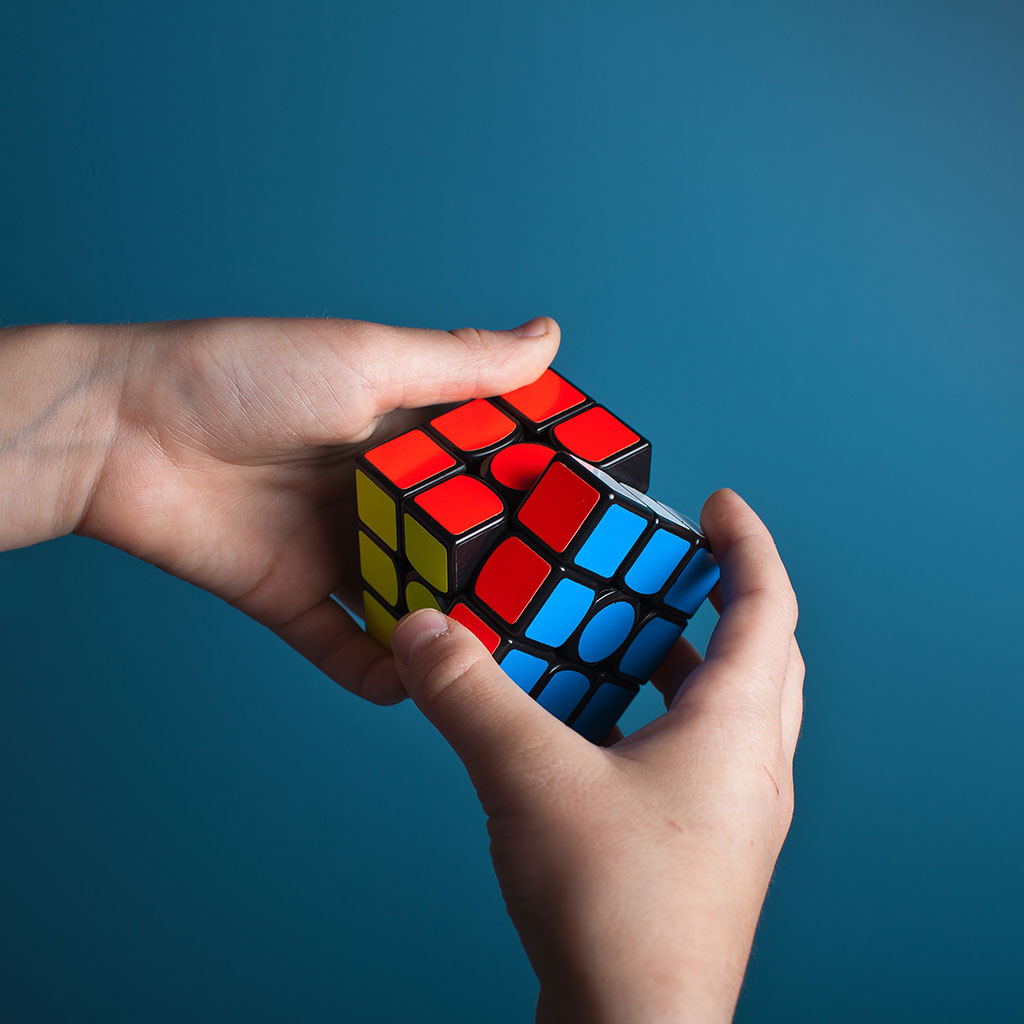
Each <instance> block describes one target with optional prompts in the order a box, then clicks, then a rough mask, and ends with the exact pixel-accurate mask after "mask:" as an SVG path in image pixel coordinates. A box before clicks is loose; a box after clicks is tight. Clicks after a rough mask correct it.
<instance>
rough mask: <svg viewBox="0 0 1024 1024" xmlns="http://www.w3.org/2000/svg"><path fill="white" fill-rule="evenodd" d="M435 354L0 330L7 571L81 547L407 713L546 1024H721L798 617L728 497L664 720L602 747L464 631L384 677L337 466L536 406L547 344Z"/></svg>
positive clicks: (347, 345) (361, 329) (350, 338)
mask: <svg viewBox="0 0 1024 1024" xmlns="http://www.w3.org/2000/svg"><path fill="white" fill-rule="evenodd" d="M517 330H518V332H519V333H518V334H517V333H514V332H511V331H501V332H491V331H477V330H473V329H464V330H460V331H453V332H445V331H432V330H415V329H407V328H397V327H389V326H385V325H380V324H370V323H363V322H359V321H344V320H254V319H227V320H208V321H184V322H170V323H155V324H138V325H119V326H110V327H74V326H59V327H56V326H46V327H25V328H8V329H6V330H2V331H0V550H5V549H9V548H13V547H18V546H21V545H25V544H32V543H36V542H39V541H42V540H46V539H49V538H51V537H57V536H62V535H64V534H67V533H69V532H78V533H80V534H82V535H85V536H88V537H92V538H95V539H98V540H101V541H104V542H105V543H108V544H112V545H114V546H116V547H118V548H121V549H123V550H125V551H128V552H130V553H131V554H134V555H136V556H138V557H140V558H143V559H145V560H146V561H149V562H152V563H153V564H155V565H157V566H159V567H160V568H162V569H164V570H165V571H167V572H170V573H172V574H174V575H176V576H179V577H181V578H183V579H186V580H189V581H191V582H193V583H195V584H196V585H198V586H201V587H204V588H205V589H207V590H210V591H212V592H213V593H215V594H218V595H219V596H220V597H222V598H224V599H225V600H227V601H229V602H230V603H232V604H233V605H235V606H236V607H238V608H239V609H241V610H242V611H243V612H245V613H246V614H248V615H251V616H252V617H253V618H255V619H257V620H258V621H260V622H262V623H264V624H265V625H267V626H269V627H270V628H271V629H273V630H274V631H275V632H277V633H278V635H280V636H281V637H282V638H283V639H284V640H285V641H286V642H288V643H289V644H291V645H292V646H293V647H294V648H295V649H296V650H297V651H299V652H300V653H301V654H303V655H304V656H305V657H307V658H309V660H310V661H312V662H313V663H314V664H316V665H318V666H319V667H320V668H321V669H322V670H323V671H324V672H325V673H326V674H327V675H329V676H330V677H331V678H333V679H335V680H336V681H337V682H339V683H340V684H341V685H343V686H345V687H347V688H348V689H350V690H352V691H353V692H355V693H357V694H359V695H361V696H363V697H365V698H367V699H369V700H372V701H374V702H376V703H381V704H387V703H393V702H395V701H398V700H401V699H402V698H403V697H404V696H405V695H406V693H407V692H408V694H409V695H410V696H411V697H412V698H413V700H414V701H415V702H416V703H417V705H418V706H419V707H420V708H421V709H422V710H423V712H424V713H425V715H426V716H427V718H429V719H430V720H431V721H432V722H433V723H434V725H436V726H437V727H438V729H439V730H440V731H441V732H442V734H443V735H444V736H445V737H446V738H447V740H448V741H449V743H450V744H451V746H452V747H453V749H454V750H455V752H456V753H457V754H458V756H459V757H460V758H461V759H462V760H463V762H464V763H465V765H466V767H467V769H468V771H469V774H470V776H471V778H472V780H473V782H474V784H475V786H476V789H477V793H478V795H479V796H480V799H481V802H482V804H483V806H484V809H485V811H486V813H487V815H488V829H489V832H490V836H491V851H492V856H493V860H494V866H495V870H496V872H497V875H498V879H499V882H500V884H501V887H502V891H503V894H504V896H505V899H506V903H507V906H508V910H509V914H510V915H511V917H512V919H513V921H514V923H515V925H516V927H517V929H518V931H519V934H520V937H521V939H522V942H523V945H524V948H525V949H526V952H527V954H528V956H529V957H530V960H531V963H532V964H533V967H534V969H535V971H536V973H537V975H538V978H539V979H540V983H541V988H540V998H539V1002H538V1010H537V1017H538V1020H541V1021H560V1022H571V1021H591V1022H602V1021H721V1020H728V1019H729V1018H730V1017H731V1015H732V1013H733V1010H734V1007H735V1003H736V999H737V996H738V992H739V988H740V984H741V982H742V978H743V971H744V968H745V965H746V961H747V958H748V956H749V951H750V946H751V942H752V939H753V934H754V929H755V927H756V924H757V919H758V915H759V913H760V909H761V905H762V902H763V900H764V895H765V892H766V890H767V887H768V884H769V881H770V879H771V874H772V871H773V869H774V865H775V861H776V859H777V857H778V854H779V851H780V849H781V846H782V843H783V840H784V838H785V835H786V832H787V830H788V827H789V823H790V820H791V818H792V812H793V775H792V764H793V755H794V749H795V746H796V740H797V734H798V732H799V726H800V717H801V711H802V683H803V674H804V669H803V662H802V660H801V657H800V652H799V649H798V647H797V643H796V640H795V637H794V630H795V626H796V614H797V610H796V599H795V597H794V595H793V590H792V587H791V586H790V583H789V580H788V577H787V575H786V572H785V569H784V567H783V565H782V562H781V560H780V559H779V556H778V553H777V551H776V549H775V545H774V543H773V542H772V539H771V537H770V535H769V533H768V531H767V530H766V529H765V527H764V526H763V524H762V523H761V521H760V520H759V519H758V518H757V516H756V515H755V514H754V513H753V512H752V511H751V510H750V508H749V507H748V506H747V505H746V504H745V503H744V502H743V501H742V500H741V499H740V498H739V497H738V496H737V495H736V494H734V493H733V492H731V491H719V492H716V493H715V494H714V495H712V496H711V498H710V499H709V500H708V502H707V504H706V505H705V508H704V512H703V515H702V524H703V526H704V529H705V531H706V533H707V534H708V537H709V539H710V541H711V544H712V547H713V549H714V551H715V554H716V557H717V558H718V560H719V563H720V565H721V567H722V582H721V586H720V589H717V588H716V592H715V593H714V594H713V595H712V600H713V601H714V602H715V604H716V607H717V608H718V609H719V610H720V611H721V613H722V615H721V618H720V620H719V623H718V625H717V627H716V629H715V632H714V634H713V636H712V639H711V642H710V644H709V647H708V652H707V655H706V658H705V659H704V660H702V659H701V657H700V655H699V654H698V653H697V652H696V651H695V650H694V649H693V648H692V647H691V646H690V645H689V644H688V643H687V642H686V641H685V640H680V641H679V642H678V643H677V645H676V647H675V648H674V649H673V651H672V652H671V654H670V655H669V657H668V659H667V660H666V662H665V663H664V664H663V665H662V666H661V668H660V669H659V670H658V673H657V674H656V677H655V679H654V680H653V682H654V684H655V685H656V686H657V687H658V688H659V689H660V690H661V691H662V693H663V694H664V696H665V702H666V708H667V710H666V713H665V714H664V715H663V716H661V717H660V718H658V719H656V720H655V721H654V722H652V723H650V724H649V725H647V726H645V727H644V728H643V729H641V730H639V731H638V732H636V733H634V734H633V735H631V736H629V737H627V738H625V739H624V738H622V737H621V734H618V733H617V732H616V733H615V734H613V736H612V737H610V738H609V741H608V745H606V746H595V745H593V744H590V743H588V742H586V741H585V740H583V739H582V738H581V737H579V736H578V735H576V734H575V733H573V732H572V731H571V730H569V729H566V728H565V726H563V725H562V724H561V723H559V722H557V721H556V720H555V719H554V718H552V717H551V716H550V715H548V714H547V712H545V711H544V710H543V709H542V708H540V707H539V706H538V705H537V704H536V703H535V702H533V701H532V700H530V698H529V697H528V696H527V695H526V694H524V693H523V692H522V691H521V690H519V688H518V687H516V686H515V685H514V684H512V683H511V682H510V681H509V680H508V678H507V677H506V676H505V675H504V674H503V673H502V672H501V671H500V669H498V668H497V666H496V665H495V664H494V662H493V660H492V659H491V658H490V656H489V655H487V653H486V651H485V650H484V648H483V647H482V645H481V644H480V643H479V642H478V641H477V640H476V638H475V637H473V636H472V634H470V633H469V632H468V631H467V630H465V629H464V628H463V627H461V626H459V625H458V624H457V623H454V622H452V621H450V620H447V619H445V617H444V616H441V615H440V614H439V613H434V612H430V611H423V612H417V613H414V614H413V615H410V616H407V617H406V618H405V619H404V620H403V621H402V623H400V624H399V627H398V629H397V630H396V633H395V638H394V643H395V653H396V657H395V658H394V659H393V658H391V657H390V656H389V655H387V654H386V653H385V652H384V651H383V650H382V649H381V648H380V647H379V646H378V645H377V644H375V643H374V642H373V641H372V640H370V639H369V638H368V637H366V636H365V634H364V633H363V632H362V631H361V630H360V629H359V628H358V626H356V625H355V624H354V623H353V622H352V619H351V618H350V616H349V615H348V614H347V612H346V611H345V610H344V608H343V607H342V605H341V604H339V603H338V602H337V601H335V600H334V599H332V596H331V595H332V594H334V595H336V596H337V597H338V598H339V599H340V601H341V602H343V603H344V604H346V605H347V606H348V607H349V608H351V609H353V610H355V609H357V608H358V577H359V574H358V568H357V558H358V556H357V552H356V548H355V537H356V525H355V524H356V519H355V510H354V495H353V485H352V480H353V471H352V470H353V466H352V463H353V458H354V456H355V455H356V454H357V453H358V452H359V451H361V450H363V449H364V448H366V447H368V446H371V445H374V444H378V443H380V442H381V441H383V440H385V439H387V438H388V437H390V436H393V435H394V434H396V433H399V432H401V431H402V430H405V429H408V427H410V426H412V425H415V424H416V423H418V422H421V421H422V420H423V419H425V418H426V417H427V416H428V415H430V414H431V411H432V409H433V408H434V407H436V406H437V405H439V404H447V403H451V402H458V401H462V400H465V399H468V398H472V397H478V396H486V395H492V394H497V393H500V392H503V391H507V390H510V389H511V388H514V387H518V386H520V385H523V384H526V383H529V382H530V381H532V380H534V379H536V377H538V376H539V375H540V373H541V371H542V370H543V369H544V367H546V366H547V365H548V364H549V363H550V361H551V360H552V359H553V357H554V354H555V352H556V350H557V346H558V337H559V332H558V327H557V325H556V324H555V323H554V321H552V320H550V319H542V320H538V321H531V322H530V323H529V324H526V325H523V328H520V329H517Z"/></svg>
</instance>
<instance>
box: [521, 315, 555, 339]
mask: <svg viewBox="0 0 1024 1024" xmlns="http://www.w3.org/2000/svg"><path fill="white" fill-rule="evenodd" d="M549 319H550V318H549V317H546V316H535V317H533V319H531V320H527V321H526V322H525V323H522V324H520V325H519V326H518V327H513V328H512V333H513V334H514V335H515V336H516V337H517V338H541V337H543V336H544V335H545V334H547V333H548V331H549V330H550V325H549Z"/></svg>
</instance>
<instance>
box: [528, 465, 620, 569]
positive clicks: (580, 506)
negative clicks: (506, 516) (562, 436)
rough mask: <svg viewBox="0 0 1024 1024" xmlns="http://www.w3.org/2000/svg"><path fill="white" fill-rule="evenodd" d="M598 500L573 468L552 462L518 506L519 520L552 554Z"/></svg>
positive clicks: (566, 542)
mask: <svg viewBox="0 0 1024 1024" xmlns="http://www.w3.org/2000/svg"><path fill="white" fill-rule="evenodd" d="M600 500H601V493H600V491H598V490H597V488H596V487H594V486H592V485H591V484H589V483H587V481H586V480H585V479H584V478H583V477H582V476H581V475H580V474H579V473H578V472H577V471H576V469H575V467H572V466H570V465H567V464H566V463H565V462H562V461H559V460H555V461H553V462H552V463H551V465H550V466H548V468H547V469H546V470H545V472H544V475H543V476H542V477H541V478H540V479H539V480H538V481H537V483H536V485H535V486H534V488H533V490H532V491H530V493H529V495H528V496H527V498H526V500H525V501H524V502H523V504H522V505H521V506H520V507H519V513H518V518H519V522H520V523H522V524H523V526H525V527H526V528H527V529H528V530H530V531H531V532H532V533H534V534H535V535H536V536H537V537H539V538H540V539H541V540H542V541H544V543H545V544H547V545H548V547H550V548H551V549H552V550H553V551H558V552H563V551H565V549H566V548H567V547H568V546H569V544H570V542H571V541H572V539H573V537H575V536H576V534H577V533H578V532H579V529H580V527H581V526H582V525H583V523H584V521H585V520H586V518H587V516H589V515H590V513H591V512H592V511H593V510H594V508H595V506H596V505H597V503H598V502H599V501H600Z"/></svg>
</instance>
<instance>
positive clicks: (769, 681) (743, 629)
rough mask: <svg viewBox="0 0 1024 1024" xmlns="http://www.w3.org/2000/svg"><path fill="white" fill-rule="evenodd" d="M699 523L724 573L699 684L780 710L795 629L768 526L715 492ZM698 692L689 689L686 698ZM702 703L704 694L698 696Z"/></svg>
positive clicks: (790, 596) (793, 606)
mask: <svg viewBox="0 0 1024 1024" xmlns="http://www.w3.org/2000/svg"><path fill="white" fill-rule="evenodd" d="M701 525H702V526H703V528H704V530H705V532H706V533H707V535H708V540H709V541H710V542H711V548H712V550H713V551H714V553H715V558H716V559H717V560H718V563H719V566H720V567H721V570H722V579H721V600H722V615H721V618H720V619H719V621H718V624H717V626H716V627H715V630H714V632H713V633H712V635H711V641H710V643H709V644H708V650H707V654H706V655H705V662H704V664H705V667H706V668H707V669H709V670H711V671H708V672H702V673H701V677H700V678H701V680H711V679H714V680H717V681H718V682H716V684H715V686H716V690H717V691H718V692H719V693H720V694H721V695H723V696H724V695H727V694H728V695H731V696H737V695H743V694H746V695H747V696H750V697H754V698H756V699H757V700H758V702H759V703H762V704H764V705H765V706H766V707H775V708H776V709H778V707H779V705H780V702H781V690H782V684H783V680H784V678H785V673H786V663H787V661H788V658H789V650H790V643H791V641H792V638H793V631H794V629H795V627H796V619H797V603H796V595H795V594H794V593H793V587H792V585H791V584H790V581H789V576H788V575H787V573H786V569H785V567H784V566H783V564H782V559H781V558H780V557H779V553H778V551H777V550H776V547H775V543H774V541H773V540H772V537H771V534H770V533H769V532H768V530H767V528H766V527H765V525H764V524H763V523H762V522H761V520H760V519H759V518H758V517H757V515H756V514H755V513H754V511H753V510H752V509H751V508H750V506H749V505H747V503H746V502H745V501H743V499H742V498H740V496H739V495H738V494H736V493H735V492H734V491H729V490H722V491H716V492H715V493H714V494H713V495H712V496H711V497H710V498H709V499H708V500H707V503H706V504H705V506H704V511H703V513H702V515H701ZM695 689H697V690H702V689H703V687H702V686H698V687H696V688H691V687H688V688H687V692H688V693H690V692H693V691H694V690H695ZM699 696H701V697H704V696H705V694H703V693H702V692H701V693H699Z"/></svg>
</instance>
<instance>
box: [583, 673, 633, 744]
mask: <svg viewBox="0 0 1024 1024" xmlns="http://www.w3.org/2000/svg"><path fill="white" fill-rule="evenodd" d="M635 696H636V691H635V690H627V689H626V688H625V687H624V686H616V685H615V683H602V684H601V685H600V686H599V687H598V688H597V689H596V690H595V691H594V695H593V696H592V697H591V698H590V700H588V701H587V703H586V704H585V705H584V707H583V710H582V711H581V712H580V713H579V715H578V716H577V718H576V721H575V722H573V723H572V727H573V728H574V729H575V730H576V731H577V732H578V733H579V734H580V735H581V736H583V737H585V738H586V739H588V740H590V741H591V742H592V743H600V742H601V740H603V739H604V738H605V737H606V736H607V735H608V733H610V732H611V731H612V727H613V726H614V725H615V723H616V722H617V721H618V720H619V719H620V718H621V717H622V712H623V711H625V710H626V708H627V707H629V702H630V701H631V700H632V699H633V698H634V697H635Z"/></svg>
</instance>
